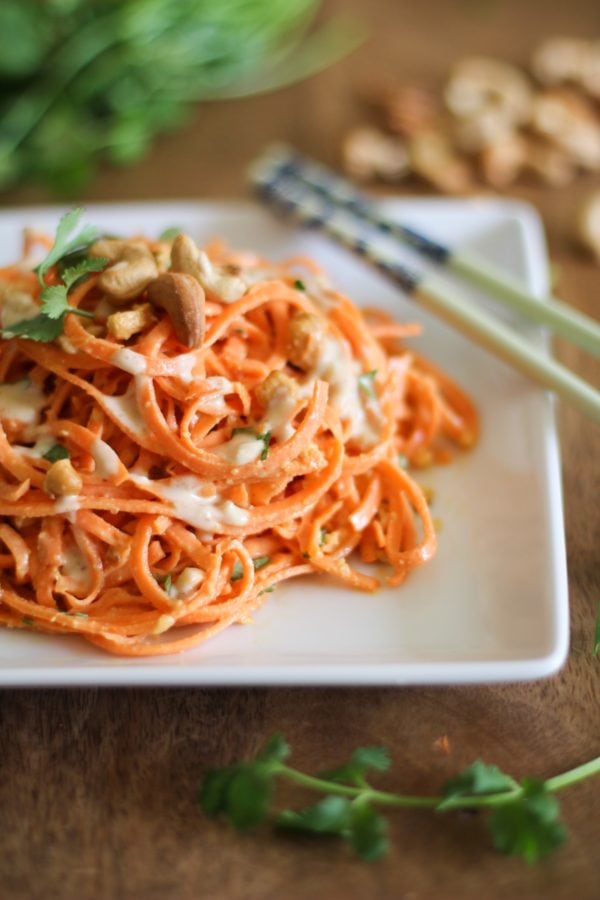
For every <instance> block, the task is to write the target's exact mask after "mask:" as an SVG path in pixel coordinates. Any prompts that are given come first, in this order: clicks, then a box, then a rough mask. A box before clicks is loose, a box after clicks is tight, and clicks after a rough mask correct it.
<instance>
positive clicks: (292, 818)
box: [275, 794, 350, 835]
mask: <svg viewBox="0 0 600 900" xmlns="http://www.w3.org/2000/svg"><path fill="white" fill-rule="evenodd" d="M275 824H276V825H277V827H278V828H284V829H286V830H288V831H304V832H308V833H310V834H339V835H343V834H344V833H345V832H346V831H347V829H348V826H349V824H350V801H349V800H348V799H347V798H346V797H337V796H334V795H333V794H330V795H328V796H327V797H323V799H322V800H319V801H318V803H314V804H312V805H311V806H306V807H304V808H303V809H298V810H294V809H284V810H283V811H282V812H281V813H280V814H279V815H278V817H277V819H276V820H275Z"/></svg>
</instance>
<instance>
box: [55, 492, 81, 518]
mask: <svg viewBox="0 0 600 900" xmlns="http://www.w3.org/2000/svg"><path fill="white" fill-rule="evenodd" d="M78 509H79V498H78V495H77V494H65V496H64V497H59V499H58V500H57V501H56V503H55V504H54V512H55V513H57V514H64V513H67V514H69V513H75V512H77V510H78Z"/></svg>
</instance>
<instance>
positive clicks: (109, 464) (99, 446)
mask: <svg viewBox="0 0 600 900" xmlns="http://www.w3.org/2000/svg"><path fill="white" fill-rule="evenodd" d="M90 452H91V454H92V456H93V457H94V463H95V465H96V468H95V474H96V475H97V476H98V478H111V477H112V476H114V475H117V474H118V472H119V468H120V466H119V457H118V456H117V454H116V453H115V451H114V450H113V448H112V447H111V446H110V445H109V444H107V443H106V441H103V440H102V439H101V438H96V440H95V441H94V443H93V444H92V446H91V448H90Z"/></svg>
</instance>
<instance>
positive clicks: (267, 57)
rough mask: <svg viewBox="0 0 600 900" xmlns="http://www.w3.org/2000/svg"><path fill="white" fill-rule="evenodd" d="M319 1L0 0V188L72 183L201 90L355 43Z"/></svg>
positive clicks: (121, 152)
mask: <svg viewBox="0 0 600 900" xmlns="http://www.w3.org/2000/svg"><path fill="white" fill-rule="evenodd" d="M318 6H319V2H318V0H219V2H215V0H44V2H39V0H2V2H1V3H0V190H3V189H6V188H8V187H9V186H12V185H17V184H21V183H24V182H31V181H38V182H40V181H41V182H43V183H45V184H46V185H47V186H48V187H49V188H50V189H52V190H53V191H55V192H57V193H73V192H76V191H78V190H80V189H81V187H82V186H83V185H85V184H86V183H87V182H88V181H89V179H90V178H91V177H92V175H93V174H94V171H95V168H96V166H97V165H98V162H99V161H100V160H101V159H107V160H109V161H110V162H112V163H116V164H122V165H125V164H130V163H133V162H135V161H136V160H138V159H139V158H140V157H142V156H143V154H144V153H145V152H146V151H147V149H148V148H149V146H150V143H151V141H152V139H153V137H154V136H155V135H156V134H157V133H158V132H160V131H164V130H167V129H174V128H178V127H180V126H181V125H182V124H183V123H184V122H185V119H186V116H187V115H188V114H189V112H190V110H191V108H192V105H193V104H194V103H195V102H196V101H199V100H203V99H214V98H218V97H224V96H243V95H249V94H253V93H258V92H261V91H265V90H270V89H273V88H275V87H279V86H281V85H284V84H287V83H290V82H292V81H296V80H299V79H301V78H303V77H305V76H306V75H309V74H311V73H312V72H314V71H317V70H318V69H320V68H323V67H324V66H326V65H328V64H329V63H331V62H333V61H334V60H335V59H336V58H338V57H340V56H342V55H344V54H345V53H347V52H348V51H349V50H350V49H352V48H353V46H355V45H356V43H357V42H358V40H359V39H360V38H359V35H358V33H357V30H356V28H355V27H354V26H352V25H351V24H350V23H345V22H343V21H341V20H336V21H332V22H328V23H325V24H323V25H320V26H319V27H317V28H316V29H315V28H311V27H310V26H311V24H312V21H313V18H314V16H315V13H316V12H317V9H318Z"/></svg>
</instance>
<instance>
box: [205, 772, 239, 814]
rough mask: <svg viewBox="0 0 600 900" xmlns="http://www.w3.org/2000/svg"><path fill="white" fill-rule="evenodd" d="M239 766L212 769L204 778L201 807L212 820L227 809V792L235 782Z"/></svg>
mask: <svg viewBox="0 0 600 900" xmlns="http://www.w3.org/2000/svg"><path fill="white" fill-rule="evenodd" d="M236 771H237V766H228V767H227V768H225V769H211V770H210V771H209V772H207V773H206V775H205V776H204V780H203V782H202V786H201V788H200V806H201V807H202V810H203V812H204V813H205V814H206V815H207V816H209V817H210V818H211V819H212V818H214V817H215V816H218V815H219V813H222V812H225V811H226V809H227V791H228V789H229V785H230V784H231V782H232V781H233V777H234V775H235V773H236Z"/></svg>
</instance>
